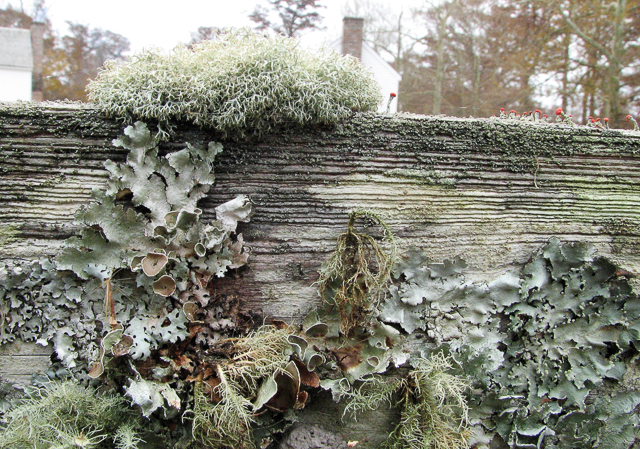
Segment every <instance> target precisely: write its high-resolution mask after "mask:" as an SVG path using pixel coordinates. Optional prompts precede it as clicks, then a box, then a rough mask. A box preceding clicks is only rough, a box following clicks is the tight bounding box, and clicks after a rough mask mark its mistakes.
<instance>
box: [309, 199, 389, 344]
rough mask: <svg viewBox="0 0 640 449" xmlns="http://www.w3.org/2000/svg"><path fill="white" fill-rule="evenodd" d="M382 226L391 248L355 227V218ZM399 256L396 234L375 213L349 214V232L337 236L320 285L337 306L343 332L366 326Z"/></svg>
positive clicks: (325, 264) (346, 333) (321, 292)
mask: <svg viewBox="0 0 640 449" xmlns="http://www.w3.org/2000/svg"><path fill="white" fill-rule="evenodd" d="M358 219H365V220H370V221H371V224H369V225H380V226H381V227H382V229H383V233H384V239H385V240H386V243H387V245H388V246H389V248H388V249H386V250H385V249H384V248H383V247H382V246H381V245H380V244H379V243H378V242H377V241H376V239H375V238H374V237H372V236H371V235H369V234H368V233H366V232H358V231H357V230H356V220H358ZM395 257H396V246H395V241H394V237H393V234H392V233H391V231H390V230H389V228H388V227H387V225H386V224H385V223H384V222H383V221H382V220H381V219H380V218H379V217H378V216H377V215H375V214H373V213H371V212H367V211H362V210H357V211H353V212H351V213H350V214H349V222H348V224H347V231H346V232H345V233H343V234H341V235H340V236H339V237H338V241H337V243H336V249H335V250H334V252H333V254H332V255H331V257H330V258H329V260H328V261H327V262H325V263H324V264H323V267H322V269H321V270H320V278H319V279H318V285H319V288H320V295H321V296H322V297H323V299H324V300H325V301H327V302H329V303H330V304H331V307H334V306H335V307H336V309H337V310H338V312H339V315H340V331H341V332H342V333H343V335H345V336H348V335H349V334H350V333H351V332H352V331H353V330H354V329H355V328H356V327H358V326H361V327H367V323H368V321H369V318H370V317H371V314H372V313H373V312H375V311H376V308H377V306H378V304H379V302H380V300H381V298H382V296H383V294H384V288H385V287H386V285H387V283H388V281H389V279H390V276H391V268H392V267H393V263H394V261H395Z"/></svg>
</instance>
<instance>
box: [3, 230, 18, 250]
mask: <svg viewBox="0 0 640 449" xmlns="http://www.w3.org/2000/svg"><path fill="white" fill-rule="evenodd" d="M19 234H20V226H18V225H0V248H2V247H4V246H6V245H9V244H11V243H13V242H16V241H18V240H19V237H18V235H19Z"/></svg>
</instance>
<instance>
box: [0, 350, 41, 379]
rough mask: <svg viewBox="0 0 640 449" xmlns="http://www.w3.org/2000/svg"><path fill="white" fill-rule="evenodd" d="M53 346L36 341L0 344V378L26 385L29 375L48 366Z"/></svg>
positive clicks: (39, 371)
mask: <svg viewBox="0 0 640 449" xmlns="http://www.w3.org/2000/svg"><path fill="white" fill-rule="evenodd" d="M52 353H53V348H52V347H51V346H42V345H39V344H36V343H24V342H13V343H10V344H6V345H2V346H0V380H1V381H4V382H9V383H10V384H12V385H26V384H28V383H29V381H30V379H31V376H32V375H33V374H37V373H43V372H45V371H46V370H47V368H48V367H49V361H50V359H51V354H52Z"/></svg>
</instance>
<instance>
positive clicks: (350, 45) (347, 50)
mask: <svg viewBox="0 0 640 449" xmlns="http://www.w3.org/2000/svg"><path fill="white" fill-rule="evenodd" d="M363 39H364V19H363V18H360V17H345V18H344V19H343V20H342V54H343V55H351V56H355V57H356V58H358V59H361V58H362V41H363Z"/></svg>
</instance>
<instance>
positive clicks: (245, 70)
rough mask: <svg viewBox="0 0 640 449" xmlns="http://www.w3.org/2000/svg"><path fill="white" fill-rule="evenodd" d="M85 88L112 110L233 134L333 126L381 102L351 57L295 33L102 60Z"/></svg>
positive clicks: (227, 36)
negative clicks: (310, 45) (313, 47)
mask: <svg viewBox="0 0 640 449" xmlns="http://www.w3.org/2000/svg"><path fill="white" fill-rule="evenodd" d="M88 91H89V98H90V100H91V101H94V102H95V103H96V104H97V105H98V106H99V107H100V108H102V109H103V110H104V111H105V112H106V113H107V114H109V115H110V116H119V117H123V116H128V115H131V116H133V117H136V118H139V119H143V120H149V119H152V120H157V121H159V122H161V123H163V124H166V125H168V123H169V122H173V123H175V122H190V123H194V124H196V125H198V126H202V127H209V128H214V129H216V130H218V131H219V132H221V133H223V134H224V136H225V137H229V138H233V139H242V138H244V137H247V136H253V137H259V136H261V135H264V134H266V133H269V132H271V131H275V130H281V129H284V128H286V129H288V130H292V129H295V128H299V127H300V126H302V125H309V124H334V123H336V122H337V121H338V120H341V119H344V118H346V117H349V116H351V115H352V114H353V112H355V111H367V110H373V109H375V108H376V107H377V105H378V103H379V102H380V93H379V89H378V86H377V84H376V82H375V81H374V80H373V78H372V76H371V75H370V74H369V72H367V70H366V69H365V68H364V66H363V65H362V64H360V62H359V61H358V60H357V59H355V58H352V57H343V56H340V55H338V54H337V53H335V52H333V51H329V50H327V51H322V52H319V53H307V52H305V51H303V50H302V49H301V48H300V47H299V45H298V43H297V42H296V41H295V40H293V39H288V38H284V37H281V36H261V35H257V34H254V33H253V32H251V31H249V30H239V31H234V32H227V33H222V34H221V35H219V36H218V37H217V38H216V39H215V40H211V41H205V42H202V43H200V44H196V45H194V46H193V47H191V48H187V47H178V48H176V49H174V50H173V52H172V53H170V54H163V53H160V52H158V51H155V50H147V51H145V52H143V53H141V54H139V55H136V56H134V57H132V58H130V59H129V60H128V61H127V62H125V63H124V64H118V63H116V62H115V61H113V62H107V63H106V64H105V67H104V69H103V70H102V71H101V72H99V74H98V77H97V78H96V79H95V80H94V81H92V82H91V83H90V84H89V86H88ZM141 92H143V94H141Z"/></svg>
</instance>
